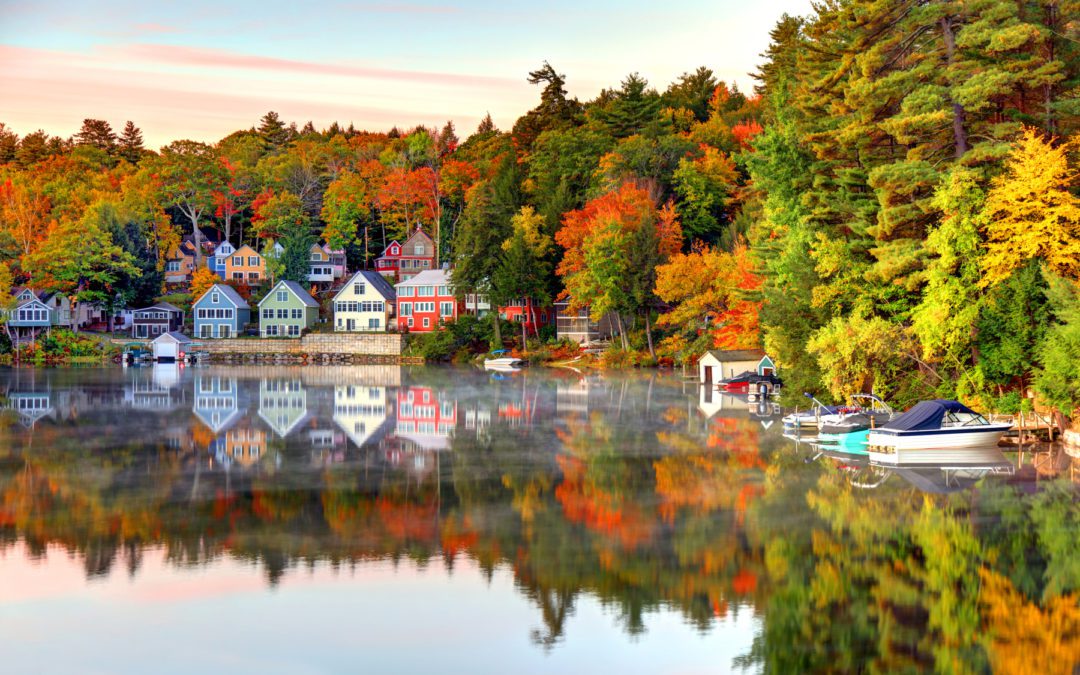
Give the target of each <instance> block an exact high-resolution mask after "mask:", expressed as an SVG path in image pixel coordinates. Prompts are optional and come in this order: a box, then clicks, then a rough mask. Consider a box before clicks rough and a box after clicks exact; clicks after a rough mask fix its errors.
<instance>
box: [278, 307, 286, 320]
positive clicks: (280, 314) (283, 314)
mask: <svg viewBox="0 0 1080 675" xmlns="http://www.w3.org/2000/svg"><path fill="white" fill-rule="evenodd" d="M277 318H279V319H288V318H289V310H287V309H279V310H278V311H277Z"/></svg>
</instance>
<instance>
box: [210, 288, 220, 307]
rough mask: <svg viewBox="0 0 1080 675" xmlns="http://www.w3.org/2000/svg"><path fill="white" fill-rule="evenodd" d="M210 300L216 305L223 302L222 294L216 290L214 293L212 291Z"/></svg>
mask: <svg viewBox="0 0 1080 675" xmlns="http://www.w3.org/2000/svg"><path fill="white" fill-rule="evenodd" d="M210 302H212V303H214V304H215V305H216V304H218V303H219V302H221V296H220V295H218V293H217V292H216V291H215V292H214V293H211V294H210Z"/></svg>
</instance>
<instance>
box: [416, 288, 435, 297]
mask: <svg viewBox="0 0 1080 675" xmlns="http://www.w3.org/2000/svg"><path fill="white" fill-rule="evenodd" d="M416 294H417V295H419V296H420V297H430V296H433V295H435V287H434V286H418V287H417V291H416Z"/></svg>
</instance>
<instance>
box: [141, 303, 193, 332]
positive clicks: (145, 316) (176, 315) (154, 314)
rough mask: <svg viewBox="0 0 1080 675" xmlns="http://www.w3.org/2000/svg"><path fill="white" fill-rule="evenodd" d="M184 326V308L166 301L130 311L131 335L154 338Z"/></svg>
mask: <svg viewBox="0 0 1080 675" xmlns="http://www.w3.org/2000/svg"><path fill="white" fill-rule="evenodd" d="M183 327H184V310H182V309H180V308H179V307H177V306H176V305H171V304H169V303H167V302H159V303H157V304H154V305H150V306H149V307H143V308H142V309H136V310H135V311H134V312H132V313H131V337H133V338H137V339H139V338H141V339H147V338H155V337H157V336H159V335H161V334H162V333H168V332H171V331H179V330H180V329H181V328H183Z"/></svg>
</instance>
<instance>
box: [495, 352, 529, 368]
mask: <svg viewBox="0 0 1080 675" xmlns="http://www.w3.org/2000/svg"><path fill="white" fill-rule="evenodd" d="M509 353H510V352H509V351H507V350H506V349H498V350H496V351H493V352H491V356H492V358H487V359H484V368H485V369H487V370H511V369H512V370H517V369H518V368H520V367H522V366H524V365H527V363H528V362H527V361H525V359H520V358H518V357H516V356H501V355H502V354H509Z"/></svg>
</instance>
